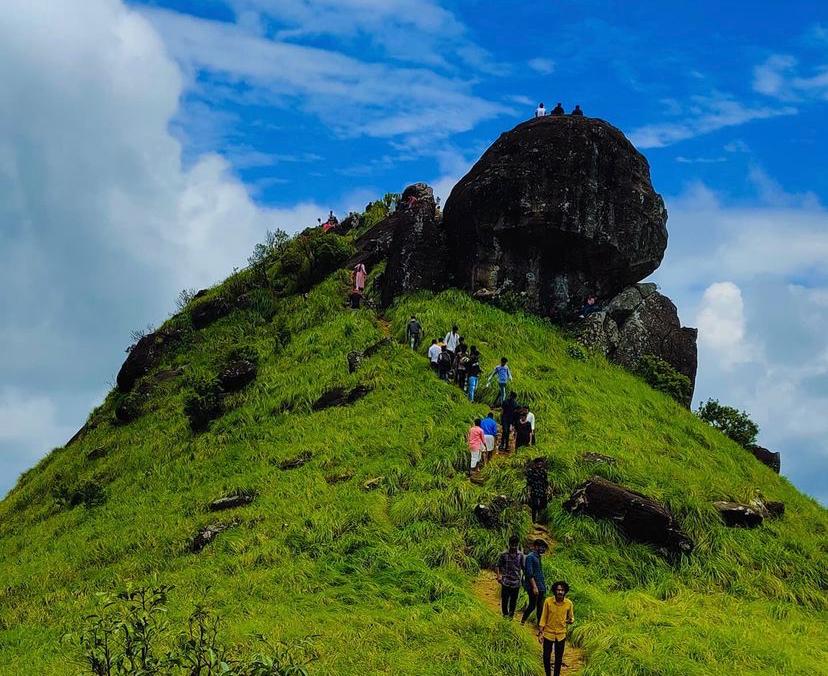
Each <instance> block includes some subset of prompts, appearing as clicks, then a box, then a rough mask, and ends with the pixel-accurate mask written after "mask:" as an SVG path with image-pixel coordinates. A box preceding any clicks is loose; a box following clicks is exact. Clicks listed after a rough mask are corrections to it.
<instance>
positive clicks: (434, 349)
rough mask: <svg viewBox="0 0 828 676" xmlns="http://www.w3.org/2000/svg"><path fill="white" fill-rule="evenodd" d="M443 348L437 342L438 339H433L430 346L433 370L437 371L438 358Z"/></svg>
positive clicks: (429, 355) (430, 360)
mask: <svg viewBox="0 0 828 676" xmlns="http://www.w3.org/2000/svg"><path fill="white" fill-rule="evenodd" d="M441 352H442V349H441V348H440V346H439V345H438V344H437V339H436V338H435V339H434V340H432V341H431V347H430V348H428V360H429V362H431V370H432V371H434V372H436V371H437V360H438V359H439V358H440V353H441Z"/></svg>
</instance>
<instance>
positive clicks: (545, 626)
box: [538, 580, 575, 676]
mask: <svg viewBox="0 0 828 676" xmlns="http://www.w3.org/2000/svg"><path fill="white" fill-rule="evenodd" d="M568 593H569V585H568V584H567V583H566V582H564V581H563V580H561V581H560V582H556V583H555V584H553V585H552V594H554V596H550V597H549V598H548V599H546V601H544V604H543V612H542V613H541V618H540V622H539V623H538V641H539V642H541V643H542V644H543V669H544V671H545V673H546V676H552V673H553V672H552V668H551V662H552V651H553V650H554V652H555V671H554V675H555V676H560V673H561V666H563V656H564V643H565V642H566V629H567V625H569V624H572V623H573V622H575V609H574V607H573V606H572V601H570V600H569V599H568V598H566V595H567V594H568Z"/></svg>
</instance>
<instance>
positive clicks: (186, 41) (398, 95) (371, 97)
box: [147, 10, 514, 145]
mask: <svg viewBox="0 0 828 676" xmlns="http://www.w3.org/2000/svg"><path fill="white" fill-rule="evenodd" d="M147 16H148V17H149V18H150V19H151V20H152V22H153V23H154V25H155V26H157V27H158V29H159V30H160V31H161V33H162V34H163V35H164V36H165V39H166V42H167V47H168V49H169V50H170V52H171V53H172V54H173V56H175V58H176V59H178V60H179V62H180V63H181V64H182V65H183V67H184V68H185V69H186V70H187V71H190V72H200V71H203V72H207V73H209V74H210V75H211V77H212V78H213V79H215V78H218V79H219V80H221V81H222V84H219V85H218V86H216V85H215V84H213V85H212V87H213V89H212V90H210V94H211V95H212V96H213V97H216V96H227V97H230V98H239V97H240V98H241V100H243V102H249V103H260V104H267V105H272V106H282V107H288V106H299V107H300V108H302V109H303V110H305V111H307V112H309V113H310V114H312V115H315V116H318V117H319V119H320V120H322V122H323V123H325V124H326V125H327V126H329V127H330V128H332V129H333V130H335V131H336V132H337V133H339V134H340V135H343V136H372V137H380V138H389V137H390V138H393V137H403V138H408V139H416V140H417V141H418V142H420V143H422V142H425V143H426V144H427V145H430V144H431V143H432V142H433V141H435V140H437V139H442V138H444V137H446V136H448V135H449V134H452V133H457V132H463V131H468V130H470V129H472V128H473V127H474V126H476V125H477V124H478V123H479V122H481V121H483V120H486V119H491V118H494V117H497V116H500V115H504V114H513V113H514V111H513V110H512V109H511V108H510V107H508V106H506V105H504V104H501V103H497V102H493V101H488V100H486V99H483V98H481V97H479V96H476V95H475V94H474V93H473V92H472V85H473V82H472V81H470V80H463V79H460V78H458V77H454V76H447V75H440V74H439V73H437V72H435V71H433V70H427V69H424V68H421V67H410V66H397V65H394V64H393V63H389V62H385V63H379V62H370V61H365V60H360V59H357V58H354V57H351V56H348V55H346V54H344V53H341V52H337V51H332V50H328V49H319V48H316V47H307V46H302V45H297V44H293V43H291V42H288V41H286V40H285V39H284V37H283V38H282V39H269V38H266V37H262V36H260V35H256V34H253V33H250V32H248V31H246V30H245V29H244V28H243V27H241V26H239V25H237V24H232V23H226V22H220V21H208V20H205V19H199V18H196V17H192V16H189V15H184V14H179V13H175V12H169V11H163V10H154V11H148V12H147ZM239 83H243V84H244V85H245V90H244V92H243V93H239V92H238V89H237V88H236V87H234V86H223V85H237V84H239ZM202 86H203V85H202ZM333 102H335V104H334V103H333Z"/></svg>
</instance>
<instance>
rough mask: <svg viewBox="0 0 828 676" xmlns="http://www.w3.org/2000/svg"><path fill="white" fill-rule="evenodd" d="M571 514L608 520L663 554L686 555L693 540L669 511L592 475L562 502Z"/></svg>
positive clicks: (625, 532) (637, 494)
mask: <svg viewBox="0 0 828 676" xmlns="http://www.w3.org/2000/svg"><path fill="white" fill-rule="evenodd" d="M564 508H565V509H567V510H568V511H569V512H572V513H573V514H588V515H589V516H591V517H593V518H596V519H611V520H612V521H614V522H615V524H616V525H617V526H618V528H620V529H621V531H622V532H623V533H624V534H625V535H626V536H627V537H628V538H630V539H631V540H636V541H638V542H647V543H649V544H652V545H655V546H656V547H658V548H659V550H660V551H662V552H663V553H665V554H689V553H690V552H692V551H693V541H692V540H691V539H690V538H689V537H688V536H687V535H686V534H685V533H684V532H682V530H681V528H680V527H679V525H678V524H677V523H676V520H675V518H673V515H672V514H671V513H670V510H669V509H667V508H666V507H664V506H663V505H661V504H659V503H658V502H656V501H655V500H653V499H651V498H648V497H647V496H645V495H641V494H640V493H635V492H633V491H630V490H628V489H626V488H624V487H623V486H619V485H618V484H614V483H612V482H611V481H607V480H606V479H602V478H601V477H597V476H594V477H592V478H591V479H590V480H589V481H586V482H585V483H584V484H582V485H581V486H580V487H579V488H577V489H576V490H575V492H574V493H573V494H572V496H571V497H570V498H569V500H567V501H566V502H565V503H564Z"/></svg>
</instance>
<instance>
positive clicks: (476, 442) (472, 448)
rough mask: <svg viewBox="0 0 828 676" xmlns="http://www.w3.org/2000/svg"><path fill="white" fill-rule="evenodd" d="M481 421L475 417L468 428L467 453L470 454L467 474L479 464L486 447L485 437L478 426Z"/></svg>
mask: <svg viewBox="0 0 828 676" xmlns="http://www.w3.org/2000/svg"><path fill="white" fill-rule="evenodd" d="M481 422H482V421H481V420H480V418H476V419H475V421H474V425H472V426H471V427H470V428H469V453H470V454H471V462H470V464H469V476H471V473H472V472H473V471H475V470H476V469H477V466H478V465H479V464H480V458H481V457H482V454H483V451H484V450H485V448H486V438H485V435H484V434H483V430H482V428H481V427H480V423H481Z"/></svg>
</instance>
